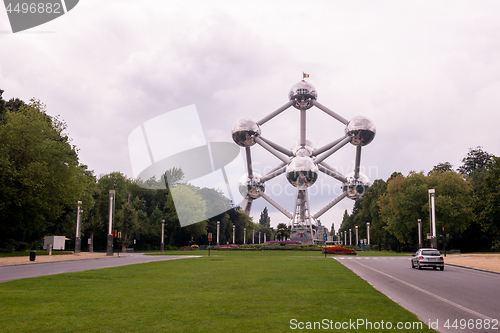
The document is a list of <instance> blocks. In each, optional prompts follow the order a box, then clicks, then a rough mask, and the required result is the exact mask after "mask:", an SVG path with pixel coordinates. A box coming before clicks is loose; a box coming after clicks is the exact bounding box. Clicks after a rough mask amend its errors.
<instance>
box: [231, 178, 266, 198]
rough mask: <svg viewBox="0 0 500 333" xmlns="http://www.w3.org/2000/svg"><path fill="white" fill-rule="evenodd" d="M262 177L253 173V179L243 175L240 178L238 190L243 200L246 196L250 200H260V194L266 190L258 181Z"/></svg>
mask: <svg viewBox="0 0 500 333" xmlns="http://www.w3.org/2000/svg"><path fill="white" fill-rule="evenodd" d="M261 177H262V176H261V175H259V174H258V173H256V172H254V173H253V177H252V178H250V177H248V175H246V174H245V175H243V176H241V178H240V181H239V184H238V189H239V191H240V194H241V195H242V196H243V197H244V198H245V197H246V196H247V195H248V196H249V197H250V198H252V199H258V198H260V194H261V193H263V192H264V191H265V190H266V186H265V184H264V183H262V182H261V181H260V178H261Z"/></svg>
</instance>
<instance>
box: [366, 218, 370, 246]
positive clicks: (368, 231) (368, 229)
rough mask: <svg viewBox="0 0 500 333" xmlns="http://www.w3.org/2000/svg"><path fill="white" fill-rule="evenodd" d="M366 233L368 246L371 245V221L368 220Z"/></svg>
mask: <svg viewBox="0 0 500 333" xmlns="http://www.w3.org/2000/svg"><path fill="white" fill-rule="evenodd" d="M366 233H367V234H368V236H367V241H368V246H370V222H366Z"/></svg>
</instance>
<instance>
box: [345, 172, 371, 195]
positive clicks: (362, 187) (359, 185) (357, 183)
mask: <svg viewBox="0 0 500 333" xmlns="http://www.w3.org/2000/svg"><path fill="white" fill-rule="evenodd" d="M346 178H347V182H345V183H344V184H343V186H342V190H343V191H347V197H348V198H349V199H353V200H356V199H360V198H362V197H363V194H365V192H366V190H367V189H368V188H369V187H370V180H369V179H368V177H367V176H366V175H364V174H362V173H361V172H360V173H359V177H358V178H357V179H356V178H354V172H351V173H350V174H348V175H347V176H346Z"/></svg>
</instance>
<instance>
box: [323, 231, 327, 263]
mask: <svg viewBox="0 0 500 333" xmlns="http://www.w3.org/2000/svg"><path fill="white" fill-rule="evenodd" d="M327 240H328V234H327V233H326V232H325V233H324V234H323V241H324V242H325V246H323V251H325V258H326V241H327Z"/></svg>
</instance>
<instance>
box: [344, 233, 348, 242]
mask: <svg viewBox="0 0 500 333" xmlns="http://www.w3.org/2000/svg"><path fill="white" fill-rule="evenodd" d="M344 244H345V245H347V231H344Z"/></svg>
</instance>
